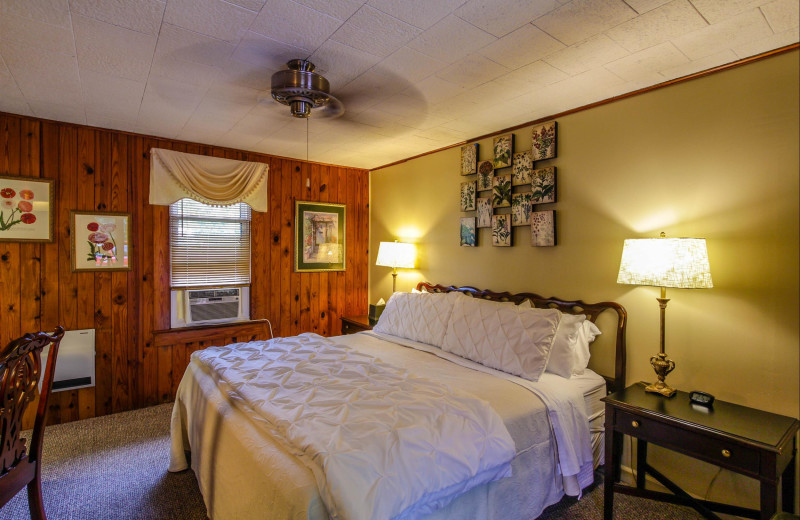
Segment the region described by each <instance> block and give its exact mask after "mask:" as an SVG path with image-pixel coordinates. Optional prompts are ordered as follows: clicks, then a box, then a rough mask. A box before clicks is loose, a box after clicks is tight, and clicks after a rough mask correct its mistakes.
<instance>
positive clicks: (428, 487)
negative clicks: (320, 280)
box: [193, 334, 515, 519]
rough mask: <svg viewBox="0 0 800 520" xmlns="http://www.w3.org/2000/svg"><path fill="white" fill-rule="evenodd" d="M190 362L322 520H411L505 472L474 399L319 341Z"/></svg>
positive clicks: (487, 415) (230, 350)
mask: <svg viewBox="0 0 800 520" xmlns="http://www.w3.org/2000/svg"><path fill="white" fill-rule="evenodd" d="M193 357H194V358H195V359H196V360H197V361H199V362H201V363H203V364H205V365H207V366H208V367H210V368H212V369H213V370H212V371H211V373H212V374H214V377H215V378H218V379H219V382H221V383H224V386H225V387H226V388H227V389H228V392H229V393H231V394H232V397H234V399H236V398H238V399H242V400H244V401H245V402H247V404H248V405H249V407H251V408H252V409H253V410H255V411H256V412H257V413H258V414H259V415H260V416H261V417H262V418H264V419H265V420H266V421H267V423H268V424H269V425H270V426H271V428H273V429H274V430H275V431H276V432H278V433H279V434H280V437H281V438H283V439H285V441H286V442H287V443H288V444H287V449H289V450H290V452H291V453H293V454H294V455H296V456H297V457H298V458H299V459H300V460H301V461H303V463H304V464H305V465H306V466H308V467H309V469H310V470H311V471H312V473H313V474H314V477H315V479H316V481H317V485H318V487H319V490H320V494H321V496H322V498H323V501H324V502H325V505H326V507H327V509H328V513H329V514H330V516H331V518H348V519H371V518H381V519H383V518H387V519H388V518H396V517H398V518H415V517H418V516H421V515H424V514H427V513H429V512H431V511H434V510H436V509H437V508H439V507H442V506H443V505H446V504H447V503H448V502H449V501H450V500H452V498H454V497H455V496H457V495H459V494H461V493H463V492H465V491H467V490H469V489H471V488H472V487H474V486H477V485H480V484H483V483H486V482H490V481H492V480H496V479H498V478H502V477H504V476H508V475H510V474H511V469H510V461H511V459H512V458H513V457H514V454H515V448H514V442H513V440H512V439H511V436H510V435H509V433H508V431H507V430H506V428H505V426H504V425H503V422H502V420H501V419H500V417H499V416H498V415H497V413H496V412H495V411H494V410H493V409H492V408H491V407H490V406H489V405H488V404H487V403H486V402H484V401H482V400H479V399H476V398H474V397H471V396H469V395H467V394H465V393H461V392H456V391H454V390H451V389H450V388H448V387H447V386H445V385H442V384H440V383H437V382H435V381H432V380H430V379H425V378H420V377H416V376H413V375H411V374H409V373H408V372H407V371H406V370H403V369H400V368H396V367H394V366H393V365H389V364H386V363H383V362H381V361H380V360H378V359H377V358H375V357H372V356H369V355H367V354H364V353H360V352H358V351H356V350H353V349H351V348H349V347H346V346H343V345H339V344H337V343H334V342H332V341H330V340H329V339H327V338H323V337H322V336H318V335H316V334H302V335H300V336H296V337H291V338H277V339H275V340H271V341H269V342H251V343H244V344H241V343H240V344H235V345H227V346H225V347H213V348H208V349H205V350H203V351H199V352H196V353H195V354H193Z"/></svg>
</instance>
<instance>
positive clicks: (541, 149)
mask: <svg viewBox="0 0 800 520" xmlns="http://www.w3.org/2000/svg"><path fill="white" fill-rule="evenodd" d="M557 131H558V124H557V123H556V122H555V121H550V122H549V123H545V124H543V125H539V126H534V127H533V129H532V130H531V139H532V146H531V153H532V154H533V160H534V161H543V160H545V159H552V158H553V157H555V156H556V132H557Z"/></svg>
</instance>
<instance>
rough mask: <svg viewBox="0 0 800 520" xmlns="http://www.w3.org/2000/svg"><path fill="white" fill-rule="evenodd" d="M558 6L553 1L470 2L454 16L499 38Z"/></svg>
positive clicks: (500, 0)
mask: <svg viewBox="0 0 800 520" xmlns="http://www.w3.org/2000/svg"><path fill="white" fill-rule="evenodd" d="M559 5H560V4H559V3H558V2H556V1H555V0H540V1H538V2H531V1H530V0H470V1H469V2H467V3H466V4H464V5H462V6H461V7H459V8H458V9H456V11H455V15H456V16H458V17H459V18H461V19H462V20H466V21H468V22H469V23H471V24H472V25H474V26H475V27H480V28H481V29H483V30H484V31H486V32H488V33H489V34H493V35H494V36H497V37H498V38H499V37H502V36H505V35H506V34H508V33H510V32H511V31H513V30H515V29H518V28H520V27H522V26H523V25H525V24H526V23H528V22H531V21H533V20H535V19H537V18H539V17H540V16H542V15H545V14H547V13H549V12H550V11H552V10H553V9H555V8H557V7H558V6H559Z"/></svg>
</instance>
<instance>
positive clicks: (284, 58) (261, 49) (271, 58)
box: [231, 31, 308, 74]
mask: <svg viewBox="0 0 800 520" xmlns="http://www.w3.org/2000/svg"><path fill="white" fill-rule="evenodd" d="M307 55H308V54H307V53H306V51H304V50H303V49H301V48H300V47H294V46H292V45H288V44H286V43H283V42H279V41H276V40H271V39H269V38H267V37H266V36H262V35H260V34H257V33H254V32H250V31H248V32H246V33H244V36H243V37H242V41H240V42H239V45H238V46H237V47H236V51H234V53H233V56H231V57H232V58H233V59H234V60H236V61H240V62H242V63H248V64H250V65H257V66H259V67H261V68H262V69H264V72H265V73H267V74H271V73H273V72H276V71H278V70H281V69H284V68H286V63H287V62H288V61H289V60H293V59H297V58H304V57H306V56H307Z"/></svg>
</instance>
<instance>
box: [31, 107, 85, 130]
mask: <svg viewBox="0 0 800 520" xmlns="http://www.w3.org/2000/svg"><path fill="white" fill-rule="evenodd" d="M29 105H30V107H31V111H32V112H33V115H34V116H36V117H41V118H42V119H53V120H55V121H64V122H66V123H74V124H76V125H85V124H86V114H85V113H84V111H83V107H82V106H80V105H79V104H78V105H62V104H61V103H47V102H45V101H31V102H30V103H29Z"/></svg>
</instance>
